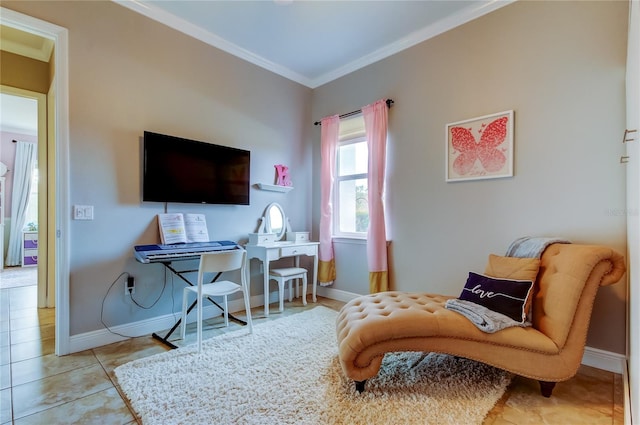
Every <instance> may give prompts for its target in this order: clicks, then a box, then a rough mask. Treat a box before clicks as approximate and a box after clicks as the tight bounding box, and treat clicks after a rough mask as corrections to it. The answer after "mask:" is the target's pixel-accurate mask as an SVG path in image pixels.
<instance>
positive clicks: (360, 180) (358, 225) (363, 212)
mask: <svg viewBox="0 0 640 425" xmlns="http://www.w3.org/2000/svg"><path fill="white" fill-rule="evenodd" d="M336 157H337V158H336V179H335V186H334V196H335V198H334V206H335V214H334V227H333V234H334V236H342V237H356V238H364V237H366V235H367V227H368V226H369V199H368V195H369V192H368V184H367V172H368V148H367V139H366V137H365V135H364V119H363V118H362V116H360V117H356V118H352V119H349V120H342V121H341V122H340V141H339V142H338V146H337V148H336Z"/></svg>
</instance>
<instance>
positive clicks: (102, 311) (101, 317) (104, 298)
mask: <svg viewBox="0 0 640 425" xmlns="http://www.w3.org/2000/svg"><path fill="white" fill-rule="evenodd" d="M123 276H126V277H127V279H128V278H129V277H131V275H130V274H129V273H128V272H122V273H120V275H118V277H117V278H116V279H115V280H114V281H113V282H111V285H110V286H109V289H107V293H106V294H105V295H104V297H103V298H102V306H101V308H100V322H101V323H102V325H103V326H104V327H105V329H106V330H108V331H109V332H111V333H112V334H114V335H118V336H121V337H124V338H135V337H134V336H132V335H124V334H121V333H119V332H116V331H114V330H112V329H111V328H110V327H109V325H107V324H106V323H105V322H104V302H105V301H106V299H107V297H108V296H109V292H111V289H113V286H114V285H115V284H116V283H118V282H120V279H121V278H122V277H123ZM163 280H164V284H163V285H162V291H160V295H158V298H157V299H156V300H155V301H154V302H153V303H151V305H150V306H148V307H146V306H143V305H142V304H140V303H139V302H137V301H136V300H135V299H134V298H133V294H132V293H131V289H129V296H130V297H131V301H133V303H134V304H135V305H136V306H138V307H140V308H143V309H145V310H149V309H151V308H153V306H155V305H156V304H157V303H158V301H160V298H162V294H164V291H165V288H166V287H167V279H166V271H165V279H163ZM171 305H172V311H173V294H172V301H171Z"/></svg>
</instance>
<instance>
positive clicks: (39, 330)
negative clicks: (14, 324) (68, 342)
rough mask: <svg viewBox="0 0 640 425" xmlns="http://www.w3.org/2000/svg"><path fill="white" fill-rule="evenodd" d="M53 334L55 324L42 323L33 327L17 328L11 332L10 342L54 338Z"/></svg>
mask: <svg viewBox="0 0 640 425" xmlns="http://www.w3.org/2000/svg"><path fill="white" fill-rule="evenodd" d="M55 336H56V327H55V325H43V326H36V327H33V328H24V329H18V330H13V331H12V332H11V344H20V343H23V342H29V341H37V340H39V339H49V338H55Z"/></svg>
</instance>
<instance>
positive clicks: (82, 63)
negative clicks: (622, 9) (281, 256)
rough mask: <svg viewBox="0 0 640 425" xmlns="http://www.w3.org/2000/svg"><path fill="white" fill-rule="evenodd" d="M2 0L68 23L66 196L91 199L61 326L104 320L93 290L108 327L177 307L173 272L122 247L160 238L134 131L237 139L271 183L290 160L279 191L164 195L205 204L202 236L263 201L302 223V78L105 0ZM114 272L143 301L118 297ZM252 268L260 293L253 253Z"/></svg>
mask: <svg viewBox="0 0 640 425" xmlns="http://www.w3.org/2000/svg"><path fill="white" fill-rule="evenodd" d="M3 7H6V8H9V9H13V10H15V11H18V12H21V13H24V14H27V15H30V16H33V17H36V18H38V19H41V20H44V21H48V22H52V23H55V24H56V25H59V26H61V27H64V28H67V29H68V30H69V86H70V90H69V105H70V110H69V114H70V143H69V145H70V159H69V163H70V170H69V174H70V180H71V184H70V202H71V204H72V205H73V204H81V205H93V206H94V216H95V219H94V220H93V221H72V222H71V226H70V233H71V235H70V255H69V258H70V309H71V311H70V333H71V336H74V335H81V334H86V333H89V332H91V331H94V330H101V329H103V328H104V326H103V324H102V322H101V307H102V305H103V300H104V322H105V323H107V324H108V325H110V326H118V325H122V324H127V323H134V322H140V321H144V320H149V319H152V318H155V317H160V316H166V315H168V314H170V313H172V312H179V310H180V308H181V303H180V300H181V297H182V287H183V285H182V282H181V281H180V280H178V279H177V278H172V277H171V276H170V275H166V274H165V271H164V269H163V266H162V265H159V264H153V265H142V264H139V263H137V262H136V261H135V260H134V257H133V247H134V245H138V244H147V243H159V237H158V231H157V224H156V221H155V215H156V214H158V213H161V212H164V204H161V203H142V202H141V189H140V188H141V184H140V175H141V173H140V166H141V156H140V153H141V137H142V134H143V131H144V130H150V131H155V132H159V133H165V134H170V135H175V136H180V137H184V138H189V139H195V140H202V141H208V142H213V143H217V144H221V145H227V146H233V147H238V148H242V149H248V150H250V151H251V156H252V161H251V162H252V164H251V181H252V183H258V182H267V183H273V182H274V178H275V169H274V168H273V165H274V164H287V165H288V166H289V167H290V172H291V177H292V180H293V182H294V185H295V189H294V190H293V191H292V192H290V193H289V194H287V195H283V194H280V193H275V192H265V191H260V190H257V189H252V190H251V205H250V206H216V205H206V206H204V205H186V204H169V206H168V210H169V211H184V212H200V213H204V214H205V215H206V218H207V223H208V227H209V234H210V236H211V238H212V239H230V240H242V239H246V238H247V233H249V232H253V231H255V229H256V226H257V224H258V219H259V217H260V216H261V215H262V213H263V210H264V208H265V207H266V206H267V204H268V203H270V202H273V201H277V202H280V203H281V204H282V206H283V207H284V209H285V211H286V212H287V214H288V215H289V216H290V217H291V223H292V226H293V227H294V228H296V229H309V228H310V227H311V217H310V213H309V211H310V209H311V175H310V173H309V172H308V170H309V169H310V164H311V161H310V160H311V157H310V147H309V146H308V144H307V143H305V141H306V140H308V139H309V135H308V134H309V131H310V129H309V128H308V126H307V125H306V123H308V122H309V120H310V119H311V115H310V109H309V108H310V106H309V105H310V102H311V101H310V97H311V90H310V89H308V88H305V87H303V86H301V85H299V84H297V83H293V82H291V81H289V80H286V79H284V78H282V77H279V76H277V75H275V74H273V73H271V72H268V71H265V70H263V69H261V68H259V67H256V66H254V65H251V64H249V63H247V62H245V61H242V60H240V59H238V58H235V57H233V56H231V55H229V54H226V53H224V52H222V51H220V50H218V49H215V48H212V47H210V46H208V45H205V44H204V43H201V42H199V41H196V40H194V39H192V38H190V37H188V36H186V35H184V34H181V33H179V32H177V31H174V30H172V29H170V28H168V27H166V26H163V25H161V24H159V23H157V22H155V21H152V20H150V19H147V18H145V17H143V16H141V15H139V14H137V13H135V12H133V11H131V10H129V9H127V8H124V7H122V6H120V5H118V4H116V3H113V2H107V1H101V2H76V1H69V2H46V1H44V2H3ZM123 272H127V273H130V274H131V275H133V276H134V277H135V278H136V299H137V300H138V301H139V302H140V303H141V304H142V305H144V306H149V307H150V308H149V309H142V308H139V307H137V306H135V305H134V304H133V303H132V302H131V301H130V300H129V299H128V298H126V297H125V296H124V290H123V289H122V288H123V285H124V283H123V280H122V278H120V279H119V276H120V275H121V274H122V273H123ZM252 274H253V279H252V292H253V293H254V294H253V295H256V294H260V293H261V292H262V287H261V284H260V283H261V279H260V278H259V277H258V276H257V275H258V270H257V265H255V264H254V266H253V268H252ZM113 282H115V284H114V287H113V288H111V284H112V283H113ZM163 282H166V283H167V287H166V288H165V289H163ZM156 300H158V301H157V303H156V304H154V302H155V301H156Z"/></svg>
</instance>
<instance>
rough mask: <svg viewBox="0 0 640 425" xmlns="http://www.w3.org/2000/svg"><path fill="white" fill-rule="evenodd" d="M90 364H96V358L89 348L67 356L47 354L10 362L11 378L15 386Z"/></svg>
mask: <svg viewBox="0 0 640 425" xmlns="http://www.w3.org/2000/svg"><path fill="white" fill-rule="evenodd" d="M91 365H98V359H97V358H96V356H95V355H94V354H93V352H92V351H91V350H86V351H82V352H80V353H74V354H69V355H67V356H56V355H55V354H48V355H46V356H42V357H35V358H32V359H27V360H23V361H20V362H13V363H12V364H11V380H12V383H13V385H14V386H16V385H20V384H25V383H27V382H31V381H36V380H38V379H43V378H47V377H49V376H53V375H57V374H60V373H64V372H69V371H72V370H75V369H80V368H83V367H87V366H91Z"/></svg>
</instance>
